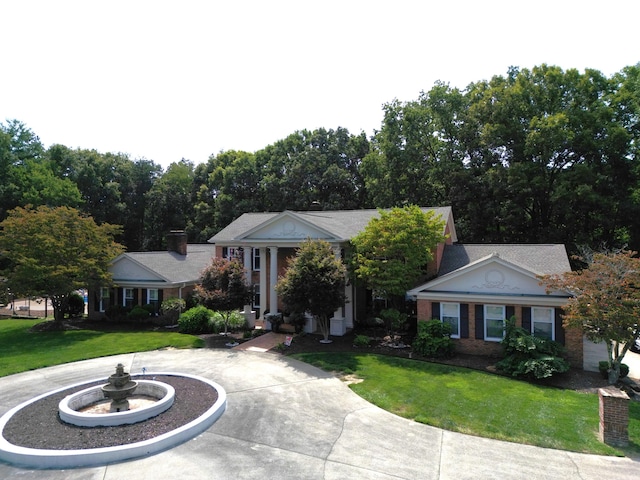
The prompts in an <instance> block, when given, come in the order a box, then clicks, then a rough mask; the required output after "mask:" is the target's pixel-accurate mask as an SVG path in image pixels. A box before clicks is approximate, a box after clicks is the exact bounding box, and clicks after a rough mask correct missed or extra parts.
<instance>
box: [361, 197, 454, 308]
mask: <svg viewBox="0 0 640 480" xmlns="http://www.w3.org/2000/svg"><path fill="white" fill-rule="evenodd" d="M443 230H444V221H443V220H442V219H440V218H438V217H436V215H435V214H434V212H433V211H431V210H428V211H423V210H421V209H420V208H419V207H417V206H408V207H403V208H398V207H396V208H393V209H391V210H387V211H385V210H381V211H380V216H379V217H377V218H373V219H372V220H371V221H370V222H369V224H368V225H367V226H366V227H365V228H364V230H362V231H361V232H360V233H359V234H358V235H356V236H355V237H354V238H353V239H352V240H351V242H352V244H353V247H354V254H353V273H354V275H355V277H356V278H357V279H359V280H361V281H362V282H363V283H364V284H365V285H366V286H367V287H368V288H370V289H371V290H372V291H373V293H374V295H376V296H379V297H381V298H385V299H387V300H389V301H391V302H392V306H394V308H397V307H398V306H399V305H397V304H396V305H393V304H394V303H397V302H396V300H400V299H404V295H405V294H406V292H407V290H409V289H410V288H411V287H414V286H415V284H416V283H417V281H418V280H419V279H420V278H421V276H423V275H424V273H425V272H424V268H425V267H426V266H427V265H428V263H429V262H430V261H431V260H432V259H433V252H434V251H435V248H436V246H437V245H438V243H440V242H443V241H444V239H445V237H444V234H443Z"/></svg>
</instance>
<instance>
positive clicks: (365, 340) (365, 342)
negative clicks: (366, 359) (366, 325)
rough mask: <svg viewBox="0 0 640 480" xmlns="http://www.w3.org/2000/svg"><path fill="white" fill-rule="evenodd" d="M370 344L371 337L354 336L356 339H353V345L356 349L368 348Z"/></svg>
mask: <svg viewBox="0 0 640 480" xmlns="http://www.w3.org/2000/svg"><path fill="white" fill-rule="evenodd" d="M370 343H371V337H369V335H356V338H354V339H353V344H354V345H355V346H356V347H368V346H369V344H370Z"/></svg>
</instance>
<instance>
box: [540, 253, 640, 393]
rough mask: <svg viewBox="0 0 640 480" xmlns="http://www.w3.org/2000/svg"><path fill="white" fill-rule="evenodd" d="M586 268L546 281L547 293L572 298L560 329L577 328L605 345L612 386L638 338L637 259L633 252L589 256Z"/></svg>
mask: <svg viewBox="0 0 640 480" xmlns="http://www.w3.org/2000/svg"><path fill="white" fill-rule="evenodd" d="M582 259H583V260H584V261H585V262H586V263H587V268H585V269H583V270H580V271H575V272H567V273H565V274H563V275H555V276H551V277H546V278H544V279H543V281H544V282H545V283H546V286H547V287H546V288H547V290H549V291H550V290H564V291H567V292H569V293H571V294H572V295H573V297H572V298H571V299H569V302H568V303H567V305H566V306H565V307H564V308H565V315H564V325H565V326H568V327H576V328H580V329H581V330H582V331H583V332H584V334H585V335H586V337H587V338H588V339H589V340H591V341H593V342H596V343H598V342H605V343H606V345H607V352H608V355H609V367H610V372H609V374H610V375H609V381H610V383H615V382H616V381H617V380H618V376H619V375H620V364H621V363H622V359H623V358H624V356H625V354H626V353H627V351H628V349H629V347H630V346H631V345H633V343H634V342H635V340H636V339H637V338H638V337H639V336H640V328H639V326H638V318H640V289H638V286H640V258H638V257H636V252H632V251H628V250H623V251H620V252H604V253H602V252H601V253H593V254H592V255H589V256H588V257H587V258H585V257H582Z"/></svg>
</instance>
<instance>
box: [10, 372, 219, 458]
mask: <svg viewBox="0 0 640 480" xmlns="http://www.w3.org/2000/svg"><path fill="white" fill-rule="evenodd" d="M149 375H154V376H155V375H157V376H172V377H184V378H189V379H193V380H195V381H198V382H202V383H204V384H207V385H208V386H210V387H211V388H213V389H214V390H215V391H216V392H217V398H216V400H215V401H214V402H213V404H211V405H210V407H209V408H208V409H207V410H206V411H204V413H202V414H200V415H199V416H198V417H197V418H195V419H193V420H191V421H188V422H187V423H184V424H182V425H181V426H178V427H177V428H175V429H173V430H170V431H167V432H166V433H162V434H159V435H157V436H154V437H152V438H149V439H147V440H142V441H136V442H134V443H127V444H120V445H115V446H105V447H98V448H77V447H76V448H69V449H47V448H32V447H23V446H20V445H15V444H13V443H11V442H10V441H8V440H7V438H5V435H4V431H5V427H6V426H7V424H8V423H9V422H10V421H11V419H12V418H13V417H14V416H16V415H18V414H19V413H20V412H21V411H22V410H23V409H26V408H28V407H29V406H30V405H31V404H34V403H36V402H38V401H40V400H42V399H44V398H46V397H49V396H51V395H55V394H57V393H58V392H63V391H65V390H67V389H72V388H77V387H81V386H83V385H91V384H98V383H99V382H100V381H103V380H104V377H103V378H98V379H94V380H90V381H85V382H81V383H77V384H73V385H68V386H65V387H62V388H58V389H56V390H53V391H50V392H47V393H44V394H42V395H39V396H37V397H34V398H32V399H30V400H27V401H26V402H23V403H21V404H20V405H18V406H16V407H14V408H12V409H11V410H9V411H8V412H7V413H5V414H4V415H3V416H2V417H0V461H4V462H7V463H9V464H12V465H16V466H19V467H25V468H45V469H50V468H54V469H66V468H79V467H92V466H98V465H108V464H111V463H117V462H122V461H126V460H130V459H134V458H139V457H144V456H148V455H153V454H155V453H158V452H161V451H163V450H167V449H170V448H173V447H175V446H177V445H179V444H181V443H183V442H186V441H187V440H189V439H191V438H193V437H195V436H197V435H199V434H201V433H203V432H204V431H205V430H207V429H208V428H209V427H211V425H213V424H214V422H215V421H216V420H217V419H218V418H220V416H221V415H222V414H223V413H224V411H225V409H226V405H227V394H226V392H225V390H224V389H223V388H222V386H220V385H219V384H217V383H215V382H213V381H211V380H208V379H206V378H203V377H199V376H196V375H189V374H185V373H175V372H153V373H149ZM168 411H170V410H168ZM54 412H55V410H54ZM54 415H55V413H54ZM154 420H155V419H149V420H148V421H149V422H153V421H154ZM98 428H102V427H98ZM105 428H110V427H105ZM116 428H127V427H126V426H122V427H116Z"/></svg>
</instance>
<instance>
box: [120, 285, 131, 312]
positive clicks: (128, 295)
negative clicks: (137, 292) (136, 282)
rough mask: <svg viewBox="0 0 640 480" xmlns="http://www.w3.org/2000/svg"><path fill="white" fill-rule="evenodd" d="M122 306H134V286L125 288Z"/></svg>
mask: <svg viewBox="0 0 640 480" xmlns="http://www.w3.org/2000/svg"><path fill="white" fill-rule="evenodd" d="M123 290H124V292H123V295H122V306H123V307H133V288H123Z"/></svg>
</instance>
